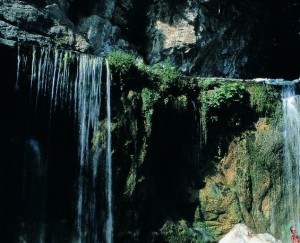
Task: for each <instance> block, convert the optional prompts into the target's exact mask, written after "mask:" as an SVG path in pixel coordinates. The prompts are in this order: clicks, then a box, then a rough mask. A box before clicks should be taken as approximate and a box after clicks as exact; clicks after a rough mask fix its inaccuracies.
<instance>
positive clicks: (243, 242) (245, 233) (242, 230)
mask: <svg viewBox="0 0 300 243" xmlns="http://www.w3.org/2000/svg"><path fill="white" fill-rule="evenodd" d="M249 242H252V243H282V241H281V240H276V239H275V238H274V237H273V236H272V235H270V234H267V233H264V234H255V233H254V232H253V231H252V230H250V229H249V228H248V227H247V226H246V225H244V224H237V225H235V226H234V227H233V229H232V230H231V231H230V232H229V233H228V234H226V235H225V236H224V237H223V238H222V239H221V240H220V241H219V243H249Z"/></svg>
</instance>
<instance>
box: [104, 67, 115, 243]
mask: <svg viewBox="0 0 300 243" xmlns="http://www.w3.org/2000/svg"><path fill="white" fill-rule="evenodd" d="M106 69H107V79H106V94H107V153H106V195H107V220H106V232H105V236H106V243H112V242H113V217H112V160H111V110H110V71H109V64H108V62H107V61H106Z"/></svg>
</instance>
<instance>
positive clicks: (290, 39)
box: [0, 0, 299, 78]
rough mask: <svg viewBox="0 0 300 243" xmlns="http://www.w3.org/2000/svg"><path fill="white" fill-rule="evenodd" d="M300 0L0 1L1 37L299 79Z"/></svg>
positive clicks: (225, 73)
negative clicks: (293, 59)
mask: <svg viewBox="0 0 300 243" xmlns="http://www.w3.org/2000/svg"><path fill="white" fill-rule="evenodd" d="M298 9H299V2H298V1H296V0H294V1H289V2H287V3H273V2H268V1H264V2H261V1H256V2H253V1H246V2H245V1H244V2H243V3H239V2H235V1H217V0H209V1H183V2H182V1H168V0H164V1H162V0H161V1H150V0H147V1H144V2H143V3H141V2H140V1H136V0H120V1H115V0H107V1H101V2H99V1H94V0H89V1H87V2H85V3H83V2H81V1H77V0H73V1H54V0H53V1H33V0H31V1H29V0H28V1H2V2H1V3H0V10H1V11H0V21H1V22H0V26H1V28H0V38H1V42H3V43H5V44H7V45H13V44H14V42H16V41H18V42H30V43H37V44H39V45H44V46H45V45H51V46H54V47H55V46H56V47H60V48H67V49H74V50H78V51H81V52H90V53H94V54H101V53H102V54H103V53H106V52H109V51H111V50H115V49H122V50H131V51H134V52H137V53H138V54H139V55H141V56H142V57H143V58H144V59H145V60H146V61H147V62H148V63H150V64H153V63H156V62H162V61H167V62H171V63H173V64H174V65H176V66H177V67H178V68H180V70H181V71H182V72H184V73H186V74H196V75H199V76H222V77H247V78H250V77H255V76H256V77H257V76H260V75H264V76H266V75H268V76H273V77H278V76H284V77H288V78H296V77H297V75H298V73H297V69H296V65H295V64H293V63H289V64H286V62H285V61H282V59H286V58H290V57H291V56H293V55H295V57H296V56H297V55H298V54H299V35H298V32H299V24H298V20H299V14H298V12H299V11H297V10H298Z"/></svg>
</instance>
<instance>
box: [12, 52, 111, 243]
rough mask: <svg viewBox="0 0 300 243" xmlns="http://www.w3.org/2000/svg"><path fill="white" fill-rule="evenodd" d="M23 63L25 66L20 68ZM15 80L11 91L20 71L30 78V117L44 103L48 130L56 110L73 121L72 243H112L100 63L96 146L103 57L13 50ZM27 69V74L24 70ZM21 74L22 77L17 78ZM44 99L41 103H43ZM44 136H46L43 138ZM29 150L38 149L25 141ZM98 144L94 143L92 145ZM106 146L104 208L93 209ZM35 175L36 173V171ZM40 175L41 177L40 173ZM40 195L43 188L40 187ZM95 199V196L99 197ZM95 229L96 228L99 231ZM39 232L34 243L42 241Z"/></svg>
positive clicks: (18, 82)
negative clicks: (101, 137)
mask: <svg viewBox="0 0 300 243" xmlns="http://www.w3.org/2000/svg"><path fill="white" fill-rule="evenodd" d="M27 59H29V60H30V63H31V65H30V67H26V63H27ZM17 62H18V63H17V71H18V73H17V80H16V84H15V87H16V89H18V90H19V87H21V86H23V84H21V82H23V80H22V79H25V78H24V76H26V75H24V73H23V72H24V71H23V70H24V69H26V68H27V71H28V73H29V74H30V78H29V80H28V81H29V83H28V86H30V91H29V93H30V96H29V97H30V98H29V99H30V101H29V103H30V106H31V107H34V108H33V109H34V115H36V114H37V113H38V112H37V111H38V110H39V109H40V108H41V107H42V106H43V107H42V108H43V109H44V106H45V104H48V107H49V110H48V117H49V119H48V129H49V131H50V130H51V127H52V121H53V119H55V116H57V115H56V113H57V111H58V110H59V111H60V112H61V111H66V110H68V113H69V116H71V117H73V118H74V126H77V127H78V129H77V131H76V132H77V135H76V137H77V138H78V141H74V142H75V143H77V144H78V145H77V153H78V162H79V165H78V168H79V171H78V181H77V183H76V184H77V190H76V194H77V196H75V197H76V198H77V202H76V203H75V205H76V216H75V220H76V222H75V224H74V225H75V226H76V230H75V231H76V235H77V236H75V238H74V237H73V239H74V240H75V241H76V242H81V243H84V242H102V241H101V236H102V234H104V235H105V238H106V242H107V243H112V242H113V213H112V159H111V108H110V70H109V65H108V62H107V61H106V70H105V73H106V100H107V104H106V116H107V122H106V129H107V136H106V137H107V141H106V142H103V141H102V142H101V141H100V142H99V137H98V138H97V136H98V134H99V132H100V121H101V119H102V120H103V118H105V117H103V118H101V117H100V114H101V96H102V95H103V92H102V86H103V85H102V77H103V76H104V75H103V74H104V72H103V58H101V57H97V56H91V55H85V54H79V53H75V52H70V51H63V50H58V49H55V50H51V49H50V48H41V49H38V48H35V47H33V49H32V51H31V53H30V54H24V53H22V51H20V47H19V48H18V59H17ZM29 69H30V70H29ZM22 75H23V77H22ZM45 100H47V101H45ZM49 136H50V135H49ZM30 141H31V142H30V146H31V148H32V150H33V152H34V153H35V155H36V157H39V160H41V158H40V156H39V153H40V152H39V150H38V148H39V147H38V144H37V142H35V140H30ZM95 141H98V144H94V143H95ZM105 143H107V151H106V165H105V178H106V179H105V180H106V185H105V188H106V189H105V191H106V192H105V194H106V206H107V208H105V209H104V208H99V207H98V205H99V200H100V198H99V192H98V191H97V190H98V189H99V186H98V184H99V183H100V181H101V180H100V179H99V178H98V177H99V173H100V166H99V161H101V159H100V158H101V154H102V150H103V147H101V146H100V144H105ZM37 173H38V174H40V170H39V169H38V171H37ZM45 176H46V174H45ZM44 190H45V191H46V189H45V188H44ZM100 194H101V193H100ZM99 210H100V211H101V210H102V211H103V210H106V211H105V213H104V214H105V215H106V217H107V219H106V223H105V229H104V233H102V232H101V228H99V225H100V224H102V225H103V224H104V222H100V221H101V219H99V215H101V214H103V213H99ZM100 227H101V226H100ZM44 230H45V227H43V232H41V234H40V235H43V237H39V240H38V242H44V241H45V240H44V238H45V236H44V235H45V232H44Z"/></svg>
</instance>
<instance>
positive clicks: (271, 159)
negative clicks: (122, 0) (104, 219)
mask: <svg viewBox="0 0 300 243" xmlns="http://www.w3.org/2000/svg"><path fill="white" fill-rule="evenodd" d="M123 57H124V58H123ZM108 60H110V66H111V72H112V84H113V94H112V96H113V97H114V99H113V100H114V101H113V104H112V107H113V117H114V118H113V123H114V130H113V141H114V143H113V144H114V145H113V146H114V154H113V160H114V162H115V172H114V173H115V174H114V192H115V205H116V208H115V211H116V221H115V222H116V224H117V225H116V229H117V234H116V237H117V240H118V241H119V242H142V241H143V242H174V239H176V242H216V241H217V240H219V239H220V237H221V236H222V235H224V234H226V233H227V232H228V231H229V230H230V229H231V228H232V227H233V226H234V224H236V223H240V222H244V223H246V224H247V225H248V226H250V227H251V228H252V229H254V230H256V231H257V232H266V231H268V232H270V233H272V234H274V235H275V236H277V237H280V232H279V228H278V226H279V225H280V220H283V219H278V218H277V219H276V223H275V219H274V218H273V217H274V215H275V214H276V212H279V211H280V205H279V204H277V203H278V199H279V198H280V197H281V195H282V191H281V188H280V180H281V176H282V171H281V161H282V138H281V133H280V122H281V118H280V117H281V87H280V86H274V85H267V84H265V83H264V82H257V81H255V80H241V79H224V78H214V77H211V78H196V77H186V76H181V75H180V74H179V73H178V72H177V71H176V70H175V69H174V68H173V67H172V66H171V65H170V64H169V63H159V64H156V65H155V66H152V67H151V66H146V65H145V64H143V63H141V62H140V61H139V60H138V59H136V58H135V57H134V56H132V55H131V54H128V53H122V52H117V53H111V54H110V56H108ZM116 97H119V98H116ZM271 208H272V209H273V210H271Z"/></svg>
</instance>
